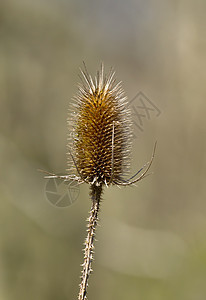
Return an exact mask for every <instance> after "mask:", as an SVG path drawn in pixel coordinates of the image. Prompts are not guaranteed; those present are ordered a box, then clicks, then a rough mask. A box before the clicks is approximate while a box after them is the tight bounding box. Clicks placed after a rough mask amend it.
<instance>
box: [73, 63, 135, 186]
mask: <svg viewBox="0 0 206 300" xmlns="http://www.w3.org/2000/svg"><path fill="white" fill-rule="evenodd" d="M114 75H115V72H114V71H113V69H111V71H110V72H109V74H108V76H105V75H104V68H103V64H101V68H100V71H99V72H97V75H96V77H95V78H94V79H93V78H92V77H91V76H90V75H89V74H88V71H87V69H86V66H85V65H84V70H81V79H82V84H81V85H79V87H78V93H77V95H76V96H75V97H74V99H73V100H74V101H73V104H72V108H71V113H70V117H69V119H68V124H69V130H70V135H69V142H68V150H69V151H68V157H69V158H68V165H69V169H68V171H69V173H70V174H71V172H72V173H74V171H75V170H76V173H77V174H76V176H77V177H76V179H78V180H79V182H87V183H89V184H90V185H96V186H101V185H106V186H108V185H110V184H119V183H121V182H123V176H124V175H127V173H128V170H129V168H130V158H131V139H132V122H131V112H130V109H129V107H128V102H127V98H126V97H125V94H124V91H123V89H122V86H121V82H119V83H115V79H114ZM71 166H72V167H71Z"/></svg>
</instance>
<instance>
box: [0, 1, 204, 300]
mask: <svg viewBox="0 0 206 300" xmlns="http://www.w3.org/2000/svg"><path fill="white" fill-rule="evenodd" d="M205 9H206V4H205V1H203V0H197V1H192V0H187V1H186V0H179V1H178V0H172V1H169V0H166V1H165V0H164V1H163V0H158V1H143V0H136V1H135V0H127V1H123V0H119V1H115V0H110V1H91V0H86V1H80V0H75V1H74V0H73V1H72V0H70V1H69V0H58V1H57V0H36V1H32V0H18V1H15V0H1V1H0V299H2V300H20V299H21V300H24V299H30V300H36V299H38V300H47V299H48V300H56V299H58V300H66V299H76V297H77V294H78V284H79V276H80V270H81V268H80V263H81V262H82V259H83V254H82V251H81V249H82V243H83V240H84V238H85V234H86V229H85V225H86V218H87V215H88V211H89V208H90V204H91V203H90V199H89V197H88V187H87V186H82V187H81V188H80V194H79V197H78V199H77V201H75V203H74V204H73V205H71V206H69V207H66V208H61V209H60V208H57V207H55V205H52V204H51V203H50V202H49V201H48V200H47V199H46V197H45V184H46V179H44V178H43V177H44V175H43V174H41V173H39V172H38V171H37V169H39V168H41V169H45V170H49V171H55V172H57V173H58V172H61V173H64V171H65V169H66V139H67V125H66V119H67V110H68V107H69V104H70V101H71V98H72V96H73V95H74V94H75V93H76V91H77V82H78V81H79V78H78V74H79V67H81V66H82V61H85V62H86V64H87V66H88V69H89V71H90V72H91V73H92V74H93V75H94V74H95V72H96V70H97V69H98V68H99V66H100V62H101V61H103V62H104V63H105V67H106V69H107V70H109V68H110V66H113V67H114V68H115V70H116V76H117V79H118V80H122V82H123V87H124V89H125V91H126V94H127V96H128V98H129V99H132V98H133V97H134V96H135V95H136V94H137V93H138V92H139V91H142V92H143V93H144V94H145V95H146V96H147V97H148V98H149V99H150V100H151V101H152V103H154V104H155V105H156V106H157V107H158V108H159V109H160V111H161V114H160V115H159V116H158V117H155V116H154V115H153V117H152V118H151V119H146V118H145V119H144V120H143V121H144V124H143V131H138V132H137V129H138V128H137V127H136V129H135V130H136V133H137V137H136V138H135V139H134V148H133V149H134V150H133V163H132V170H131V173H133V172H135V171H136V170H137V169H138V168H140V167H141V166H142V165H143V164H144V163H145V162H146V161H147V160H148V159H149V158H150V156H151V152H152V148H153V145H154V142H155V140H157V141H158V146H157V151H156V157H155V160H154V164H153V166H152V171H153V172H154V174H153V175H152V176H149V177H147V178H146V179H145V180H144V181H142V182H140V183H139V184H138V186H137V187H135V188H134V187H132V188H121V189H118V188H115V187H112V188H109V189H107V190H105V193H104V200H103V201H102V209H101V217H100V223H101V226H100V227H99V228H98V233H97V239H98V243H97V244H96V256H95V262H94V264H93V269H94V273H93V275H92V276H91V278H90V285H89V299H99V300H103V299H107V300H111V299H112V300H114V299H118V300H123V299H130V300H136V299H144V300H163V299H168V300H170V299H175V300H180V299H181V300H205V297H206V296H205V295H206V285H205V280H206V201H205V200H206V193H205V187H204V185H205V179H206V178H205V173H206V140H205V127H206V122H205V112H206V104H205V95H206V93H205V92H206V84H205V69H206V39H205V26H206V21H205V12H206V11H205ZM134 117H135V115H134Z"/></svg>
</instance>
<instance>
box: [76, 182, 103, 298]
mask: <svg viewBox="0 0 206 300" xmlns="http://www.w3.org/2000/svg"><path fill="white" fill-rule="evenodd" d="M101 194H102V186H101V185H100V186H96V185H91V193H90V195H91V198H92V207H91V210H90V213H89V218H88V225H87V227H88V229H87V237H86V240H85V243H84V245H85V247H84V262H83V264H82V266H83V270H82V276H81V283H80V291H79V296H78V300H85V299H86V298H87V297H86V295H87V287H88V280H89V275H90V274H91V272H92V268H91V263H92V260H93V254H94V241H95V232H96V227H97V223H98V213H99V207H100V200H101Z"/></svg>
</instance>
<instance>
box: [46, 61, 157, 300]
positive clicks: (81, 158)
mask: <svg viewBox="0 0 206 300" xmlns="http://www.w3.org/2000/svg"><path fill="white" fill-rule="evenodd" d="M80 71H81V76H80V78H81V84H79V86H78V93H77V95H76V96H75V97H74V98H73V102H72V106H71V108H70V111H69V118H68V127H69V136H68V153H67V154H68V169H67V173H68V175H64V176H58V175H56V174H54V173H50V172H46V173H47V176H46V177H47V178H60V179H62V180H64V181H65V182H67V181H69V182H71V180H72V182H73V181H76V182H77V184H83V183H87V184H88V185H89V187H90V197H91V202H92V203H91V210H90V212H89V217H88V219H87V221H88V224H87V236H86V239H85V243H84V249H83V251H84V261H83V264H82V275H81V283H80V289H79V295H78V300H85V299H87V288H88V281H89V277H90V274H91V272H92V267H91V264H92V261H93V256H94V242H95V235H96V227H97V224H98V220H99V219H98V215H99V209H100V204H101V199H102V192H103V188H104V187H106V188H108V187H109V186H112V185H113V186H118V187H121V186H132V185H135V184H136V183H137V182H138V181H140V180H142V179H143V178H145V177H146V176H147V175H149V174H148V171H149V169H150V167H151V165H152V162H153V159H154V154H155V148H156V143H155V145H154V149H153V153H152V156H151V159H150V161H148V162H147V163H146V164H145V165H144V166H143V167H142V168H141V169H140V170H139V171H138V172H136V173H135V174H134V175H133V176H131V177H130V178H129V179H126V176H128V175H129V170H130V161H131V150H132V149H131V148H132V119H131V111H130V108H129V103H128V101H127V98H126V97H125V93H124V90H123V88H122V85H121V82H118V83H116V81H115V78H114V77H115V72H114V70H113V69H111V70H110V72H109V73H108V75H104V66H103V64H101V67H100V71H98V72H97V75H96V76H95V77H94V78H92V77H91V75H90V74H89V73H88V71H87V68H86V65H85V64H84V68H83V69H80ZM44 172H45V171H44Z"/></svg>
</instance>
